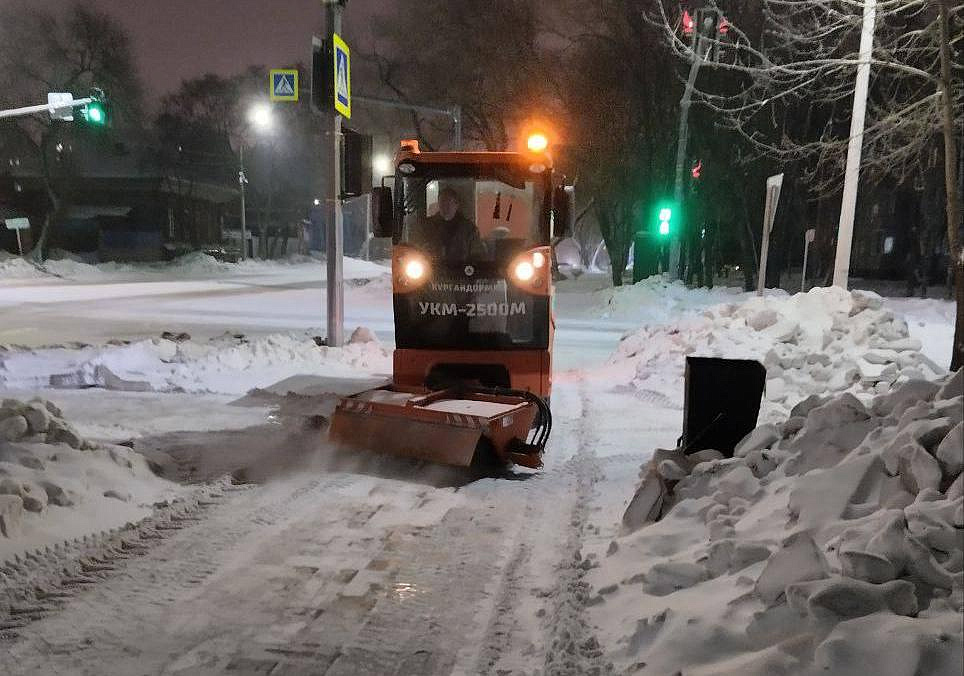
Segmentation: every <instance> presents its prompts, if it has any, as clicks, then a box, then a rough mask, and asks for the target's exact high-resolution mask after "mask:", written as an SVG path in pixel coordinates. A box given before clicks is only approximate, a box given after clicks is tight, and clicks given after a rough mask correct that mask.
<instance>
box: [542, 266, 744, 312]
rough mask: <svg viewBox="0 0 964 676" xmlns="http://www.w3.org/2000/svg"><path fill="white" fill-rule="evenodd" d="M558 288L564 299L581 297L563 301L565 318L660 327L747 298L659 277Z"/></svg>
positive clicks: (583, 281)
mask: <svg viewBox="0 0 964 676" xmlns="http://www.w3.org/2000/svg"><path fill="white" fill-rule="evenodd" d="M600 287H602V288H600ZM558 288H559V290H560V292H562V293H565V294H566V295H567V296H576V295H578V296H581V298H573V297H570V298H567V299H565V304H566V310H567V315H583V316H593V317H600V318H604V319H626V320H634V321H639V322H653V323H663V324H664V323H667V322H672V321H675V320H678V319H680V318H682V317H685V316H689V315H691V314H694V313H697V312H699V311H700V310H702V309H703V308H705V307H707V306H709V305H717V304H720V303H732V302H734V301H735V300H742V299H744V298H748V297H749V294H746V293H744V292H743V290H742V289H737V288H732V287H716V288H713V289H704V288H698V289H690V288H687V286H686V285H685V284H684V283H683V282H680V281H675V282H674V281H670V280H669V279H668V278H666V277H661V276H653V277H649V278H648V279H644V280H642V281H640V282H638V283H636V284H632V285H627V286H619V287H613V286H611V282H610V278H609V276H608V275H604V276H599V275H583V276H582V277H581V278H579V279H575V280H567V281H563V282H561V283H560V284H559V285H558Z"/></svg>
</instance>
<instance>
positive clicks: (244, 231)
mask: <svg viewBox="0 0 964 676" xmlns="http://www.w3.org/2000/svg"><path fill="white" fill-rule="evenodd" d="M238 152H239V153H240V155H241V167H240V168H239V169H238V183H239V184H240V185H241V260H244V259H246V258H247V257H248V212H247V206H246V205H245V199H244V186H245V185H246V184H247V182H248V177H247V176H246V175H245V173H244V142H243V141H242V142H241V146H240V150H239V151H238Z"/></svg>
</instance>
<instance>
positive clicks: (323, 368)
mask: <svg viewBox="0 0 964 676" xmlns="http://www.w3.org/2000/svg"><path fill="white" fill-rule="evenodd" d="M320 343H322V341H321V339H320V338H318V337H317V336H315V335H313V334H312V333H278V334H271V335H267V336H262V337H257V338H250V339H248V338H246V337H244V336H242V335H232V334H225V335H222V336H220V337H218V338H214V339H212V340H209V341H205V342H200V341H193V340H190V339H189V337H188V336H186V335H175V334H165V337H162V338H155V339H151V340H141V341H138V342H134V343H130V344H126V345H124V344H120V345H107V346H103V347H83V348H80V349H77V348H69V347H64V348H52V349H42V350H11V351H7V352H2V351H0V388H6V389H19V390H38V389H44V388H48V387H54V388H82V387H102V388H106V389H112V390H121V391H150V390H154V391H183V392H210V393H221V394H243V393H245V392H247V391H249V390H251V389H253V388H256V387H267V386H269V385H271V384H273V383H276V382H279V381H281V380H283V379H285V378H288V377H291V376H295V375H322V376H335V377H359V376H360V375H361V376H363V375H370V374H373V373H379V374H381V373H390V372H391V368H392V365H391V353H390V351H389V350H387V349H385V347H384V346H382V345H381V343H379V342H378V340H377V339H376V338H375V336H374V334H373V333H372V332H371V331H369V330H367V329H366V330H364V331H357V332H356V333H355V334H354V335H353V340H352V341H350V342H349V343H348V344H347V345H345V346H344V347H342V348H330V347H326V346H324V345H323V344H320Z"/></svg>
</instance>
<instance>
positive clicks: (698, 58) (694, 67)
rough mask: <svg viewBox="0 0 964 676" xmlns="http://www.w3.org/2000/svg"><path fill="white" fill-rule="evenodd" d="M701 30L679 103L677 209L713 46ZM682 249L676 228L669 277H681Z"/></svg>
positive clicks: (671, 246)
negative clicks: (696, 95)
mask: <svg viewBox="0 0 964 676" xmlns="http://www.w3.org/2000/svg"><path fill="white" fill-rule="evenodd" d="M700 31H702V27H700V26H697V30H696V31H695V33H696V37H695V38H694V40H695V45H694V46H695V49H694V50H693V63H692V64H690V74H689V77H688V78H687V79H686V88H685V89H684V90H683V98H682V99H680V103H679V131H678V132H677V135H676V179H675V181H674V183H673V202H674V203H675V206H676V208H677V209H679V208H680V207H681V206H682V201H683V176H684V171H685V167H684V165H685V164H686V147H687V145H689V117H690V105H691V103H692V101H693V89H694V88H695V87H696V76H697V75H699V72H700V66H702V65H703V57H704V56H705V55H706V51H707V50H708V49H709V48H710V46H712V44H713V43H712V41H711V40H701V39H700ZM681 249H682V232H681V231H680V228H678V227H677V228H676V229H675V231H674V232H673V235H672V241H671V242H670V249H669V270H667V272H669V278H670V279H674V280H675V279H679V263H680V254H681Z"/></svg>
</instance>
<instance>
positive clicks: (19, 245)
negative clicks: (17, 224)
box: [15, 228, 23, 256]
mask: <svg viewBox="0 0 964 676" xmlns="http://www.w3.org/2000/svg"><path fill="white" fill-rule="evenodd" d="M15 232H16V233H17V251H19V252H20V255H21V256H23V242H22V241H21V240H20V228H17V229H16V230H15Z"/></svg>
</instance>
